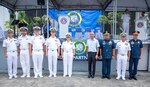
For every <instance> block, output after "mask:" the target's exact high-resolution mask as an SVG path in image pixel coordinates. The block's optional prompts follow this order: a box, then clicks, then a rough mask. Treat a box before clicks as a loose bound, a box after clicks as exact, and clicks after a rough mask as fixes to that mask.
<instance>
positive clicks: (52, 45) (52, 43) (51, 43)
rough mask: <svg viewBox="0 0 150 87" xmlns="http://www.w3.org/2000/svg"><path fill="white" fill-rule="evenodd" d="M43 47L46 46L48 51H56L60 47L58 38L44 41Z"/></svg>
mask: <svg viewBox="0 0 150 87" xmlns="http://www.w3.org/2000/svg"><path fill="white" fill-rule="evenodd" d="M45 45H46V46H48V49H49V50H57V49H58V47H59V46H60V45H61V43H60V40H59V39H58V38H56V37H54V38H52V37H50V38H48V39H47V40H46V42H45Z"/></svg>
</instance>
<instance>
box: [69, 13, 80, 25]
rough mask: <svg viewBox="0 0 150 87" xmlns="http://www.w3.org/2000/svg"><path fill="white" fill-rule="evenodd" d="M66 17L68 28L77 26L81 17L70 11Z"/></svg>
mask: <svg viewBox="0 0 150 87" xmlns="http://www.w3.org/2000/svg"><path fill="white" fill-rule="evenodd" d="M68 15H69V16H70V24H69V25H70V26H78V25H79V24H80V23H81V21H82V17H81V14H80V13H78V12H76V11H71V12H69V13H68Z"/></svg>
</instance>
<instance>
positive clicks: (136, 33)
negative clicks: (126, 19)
mask: <svg viewBox="0 0 150 87" xmlns="http://www.w3.org/2000/svg"><path fill="white" fill-rule="evenodd" d="M139 33H140V32H139V31H134V32H132V34H133V35H138V34H139Z"/></svg>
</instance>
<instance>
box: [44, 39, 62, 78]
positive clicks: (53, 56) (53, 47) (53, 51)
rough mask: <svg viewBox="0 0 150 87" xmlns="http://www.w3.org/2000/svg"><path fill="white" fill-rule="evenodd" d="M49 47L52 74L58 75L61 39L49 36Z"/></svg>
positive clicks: (46, 43)
mask: <svg viewBox="0 0 150 87" xmlns="http://www.w3.org/2000/svg"><path fill="white" fill-rule="evenodd" d="M45 45H46V46H47V47H48V67H49V73H50V75H54V76H55V75H56V73H57V57H58V56H57V49H58V48H59V47H60V45H61V43H60V40H59V39H58V38H56V37H54V38H52V37H50V38H48V39H47V40H46V42H45Z"/></svg>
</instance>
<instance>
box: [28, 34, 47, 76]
mask: <svg viewBox="0 0 150 87" xmlns="http://www.w3.org/2000/svg"><path fill="white" fill-rule="evenodd" d="M44 43H45V39H44V37H43V36H40V35H39V36H32V37H31V44H32V50H33V51H32V59H33V65H34V75H35V76H37V75H39V76H42V66H43V55H44V52H43V45H44Z"/></svg>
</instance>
